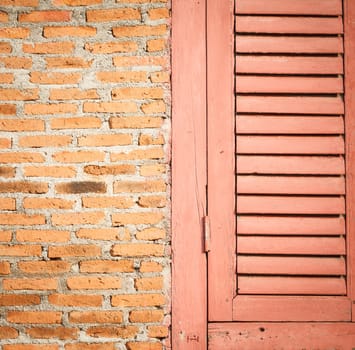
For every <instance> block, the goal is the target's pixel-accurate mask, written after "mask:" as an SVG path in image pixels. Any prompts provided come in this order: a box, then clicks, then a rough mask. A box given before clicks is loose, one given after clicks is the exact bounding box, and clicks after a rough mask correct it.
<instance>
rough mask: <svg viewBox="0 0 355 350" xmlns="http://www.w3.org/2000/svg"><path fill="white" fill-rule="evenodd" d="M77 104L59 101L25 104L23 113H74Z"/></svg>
mask: <svg viewBox="0 0 355 350" xmlns="http://www.w3.org/2000/svg"><path fill="white" fill-rule="evenodd" d="M77 110H78V106H77V105H75V104H71V103H59V104H42V103H34V104H26V105H25V109H24V111H25V113H26V114H30V115H40V114H55V115H57V114H68V113H76V112H77Z"/></svg>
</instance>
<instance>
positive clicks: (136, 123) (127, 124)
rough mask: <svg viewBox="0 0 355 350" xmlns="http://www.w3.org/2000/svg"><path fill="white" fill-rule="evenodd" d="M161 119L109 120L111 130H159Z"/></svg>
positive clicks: (127, 118)
mask: <svg viewBox="0 0 355 350" xmlns="http://www.w3.org/2000/svg"><path fill="white" fill-rule="evenodd" d="M162 124H163V118H160V117H112V118H110V128H111V129H144V128H160V127H161V126H162Z"/></svg>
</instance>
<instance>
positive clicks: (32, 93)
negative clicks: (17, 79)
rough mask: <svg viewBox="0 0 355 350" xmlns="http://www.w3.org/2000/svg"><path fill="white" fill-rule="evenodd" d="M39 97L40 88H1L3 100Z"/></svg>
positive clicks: (26, 99) (0, 93)
mask: <svg viewBox="0 0 355 350" xmlns="http://www.w3.org/2000/svg"><path fill="white" fill-rule="evenodd" d="M38 98H39V90H38V89H21V90H20V89H5V88H3V89H0V100H1V101H11V100H12V101H31V100H37V99H38Z"/></svg>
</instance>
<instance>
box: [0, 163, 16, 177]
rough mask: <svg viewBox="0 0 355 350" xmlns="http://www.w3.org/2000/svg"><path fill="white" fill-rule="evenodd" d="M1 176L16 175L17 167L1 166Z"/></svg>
mask: <svg viewBox="0 0 355 350" xmlns="http://www.w3.org/2000/svg"><path fill="white" fill-rule="evenodd" d="M0 176H1V177H5V178H9V177H15V169H14V168H11V167H7V166H0Z"/></svg>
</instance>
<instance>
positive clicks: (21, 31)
mask: <svg viewBox="0 0 355 350" xmlns="http://www.w3.org/2000/svg"><path fill="white" fill-rule="evenodd" d="M2 1H3V0H2ZM0 5H1V2H0ZM29 35H30V29H29V28H21V27H10V28H0V38H5V39H25V38H27V37H28V36H29Z"/></svg>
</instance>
